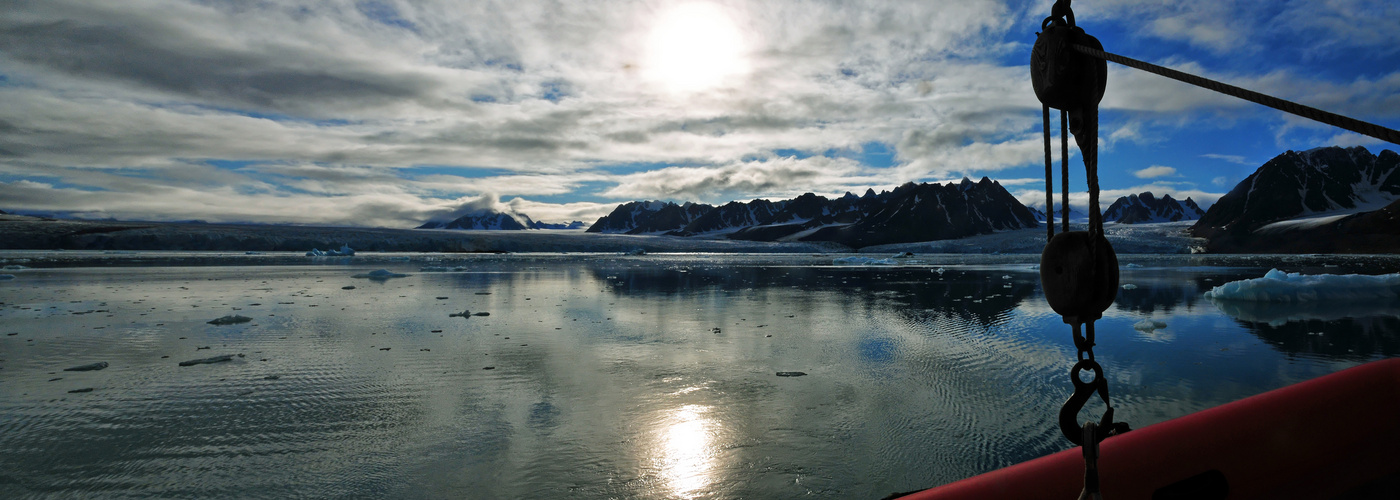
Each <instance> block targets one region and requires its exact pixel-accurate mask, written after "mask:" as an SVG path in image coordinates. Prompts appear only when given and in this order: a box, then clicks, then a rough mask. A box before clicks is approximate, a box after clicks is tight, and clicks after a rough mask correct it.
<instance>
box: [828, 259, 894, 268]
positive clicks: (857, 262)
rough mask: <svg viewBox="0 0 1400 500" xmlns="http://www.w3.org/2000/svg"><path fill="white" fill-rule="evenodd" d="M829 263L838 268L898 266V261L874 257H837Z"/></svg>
mask: <svg viewBox="0 0 1400 500" xmlns="http://www.w3.org/2000/svg"><path fill="white" fill-rule="evenodd" d="M831 263H832V264H835V265H838V266H893V265H897V264H899V261H896V260H894V259H876V258H874V257H837V258H836V259H833V260H832V261H831Z"/></svg>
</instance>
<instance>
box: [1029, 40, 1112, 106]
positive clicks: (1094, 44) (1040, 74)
mask: <svg viewBox="0 0 1400 500" xmlns="http://www.w3.org/2000/svg"><path fill="white" fill-rule="evenodd" d="M1041 29H1042V31H1041V32H1040V34H1039V35H1038V36H1036V39H1035V45H1034V46H1033V47H1032V48H1031V87H1032V88H1033V89H1035V96H1036V97H1037V98H1039V99H1040V102H1042V103H1045V105H1047V106H1050V107H1052V108H1055V109H1060V110H1064V111H1070V112H1073V111H1077V110H1084V109H1089V108H1094V109H1097V108H1098V105H1099V101H1101V100H1103V93H1104V89H1105V88H1107V85H1108V62H1106V61H1104V60H1103V59H1098V58H1095V57H1090V56H1087V55H1084V54H1081V53H1079V52H1078V51H1075V50H1074V49H1073V46H1074V45H1083V46H1086V47H1091V48H1094V49H1098V50H1103V44H1101V43H1099V40H1098V39H1097V38H1094V37H1093V36H1092V35H1090V34H1088V33H1085V32H1084V29H1083V28H1079V27H1077V26H1074V25H1073V24H1072V23H1065V22H1063V21H1060V20H1059V19H1055V18H1047V19H1046V21H1045V23H1043V24H1042V27H1041Z"/></svg>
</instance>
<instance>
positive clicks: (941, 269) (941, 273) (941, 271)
mask: <svg viewBox="0 0 1400 500" xmlns="http://www.w3.org/2000/svg"><path fill="white" fill-rule="evenodd" d="M933 272H935V273H938V275H939V276H942V275H943V273H945V272H948V270H947V269H943V268H941V267H940V268H938V269H934V270H933Z"/></svg>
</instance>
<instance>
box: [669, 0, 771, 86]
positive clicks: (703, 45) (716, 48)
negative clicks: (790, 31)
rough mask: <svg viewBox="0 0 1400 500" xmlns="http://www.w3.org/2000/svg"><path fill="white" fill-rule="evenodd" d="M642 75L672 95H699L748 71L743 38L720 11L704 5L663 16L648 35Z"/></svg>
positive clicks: (673, 10)
mask: <svg viewBox="0 0 1400 500" xmlns="http://www.w3.org/2000/svg"><path fill="white" fill-rule="evenodd" d="M646 54H647V58H646V66H645V68H644V71H645V74H646V76H647V78H648V79H649V80H652V81H653V82H656V83H659V84H661V85H663V86H664V87H666V88H667V89H669V90H671V91H673V92H684V93H689V92H697V91H702V90H707V89H711V88H714V87H717V86H720V85H723V84H726V83H730V82H732V81H733V80H734V79H735V77H738V76H741V75H743V74H744V73H747V72H748V61H747V60H746V56H745V54H744V38H743V36H742V35H741V33H740V31H739V28H738V27H737V26H735V24H734V20H733V19H732V18H731V17H730V16H729V14H728V13H727V12H726V11H725V9H724V8H722V7H720V6H718V5H715V4H712V3H708V2H689V3H683V4H678V5H675V6H673V7H670V8H668V9H666V10H665V11H662V12H661V15H660V16H658V18H657V20H656V24H655V25H653V27H652V30H651V35H650V36H648V37H647V47H646Z"/></svg>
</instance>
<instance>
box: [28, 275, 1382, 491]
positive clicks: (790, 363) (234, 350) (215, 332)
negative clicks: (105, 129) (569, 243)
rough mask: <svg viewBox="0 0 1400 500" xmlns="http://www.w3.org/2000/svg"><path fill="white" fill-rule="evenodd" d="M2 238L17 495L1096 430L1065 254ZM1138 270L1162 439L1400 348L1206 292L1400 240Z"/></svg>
mask: <svg viewBox="0 0 1400 500" xmlns="http://www.w3.org/2000/svg"><path fill="white" fill-rule="evenodd" d="M0 257H8V258H9V260H8V262H11V263H12V262H15V261H16V260H15V259H17V258H29V259H30V261H29V262H28V263H27V264H26V265H30V266H33V267H42V268H38V269H25V270H20V271H6V272H9V273H14V274H16V275H17V278H16V279H14V280H10V281H5V282H0V325H3V326H0V360H3V361H0V497H3V498H28V497H36V498H70V497H74V496H100V497H104V498H147V497H180V498H220V497H238V498H257V497H268V498H286V497H302V496H309V497H388V498H522V497H543V498H554V497H562V496H565V495H568V496H570V497H571V498H642V499H662V498H736V497H745V498H796V497H813V496H815V497H824V498H879V497H882V496H884V495H887V494H889V493H891V492H895V491H910V490H915V489H920V488H924V487H929V486H933V485H937V484H941V483H946V482H950V481H954V480H957V479H960V478H964V477H968V476H971V475H974V474H977V473H981V472H985V471H988V470H992V469H995V468H998V467H1002V466H1006V465H1009V464H1013V463H1016V462H1020V461H1024V460H1027V459H1031V458H1034V457H1037V456H1042V455H1045V454H1049V453H1053V452H1055V451H1059V450H1062V449H1066V448H1068V447H1069V443H1068V442H1067V441H1066V440H1065V439H1064V438H1063V437H1062V436H1060V435H1059V430H1058V428H1057V427H1056V422H1055V417H1056V412H1057V411H1058V409H1059V406H1060V404H1061V402H1062V401H1063V400H1064V398H1065V396H1066V395H1067V394H1068V392H1069V391H1070V384H1069V380H1068V370H1069V367H1070V365H1071V364H1072V363H1071V362H1072V361H1073V359H1074V356H1075V353H1074V350H1073V347H1072V345H1071V344H1070V342H1069V333H1068V328H1067V327H1066V326H1065V325H1063V324H1062V323H1061V321H1060V318H1059V317H1058V316H1056V315H1054V314H1053V312H1052V311H1050V310H1049V307H1048V306H1047V305H1046V303H1045V300H1044V298H1043V296H1041V295H1040V291H1039V285H1038V274H1037V273H1036V267H1035V265H1034V256H1029V257H1027V256H951V255H950V256H919V257H916V258H914V259H909V260H905V261H902V262H903V264H902V265H900V266H894V267H889V266H869V267H837V266H831V265H830V264H831V262H832V258H831V257H830V256H806V255H798V256H745V255H661V256H658V255H648V256H636V257H630V256H628V257H623V256H616V255H528V254H526V255H504V256H460V257H459V256H441V255H413V256H411V258H412V259H413V260H412V261H411V262H405V261H404V260H403V259H402V258H401V257H400V258H395V259H390V258H387V257H383V256H373V255H370V256H357V257H355V258H353V259H320V260H313V259H306V258H304V257H302V258H296V257H293V256H290V255H258V256H238V255H231V254H227V255H209V254H158V255H150V254H147V255H120V256H114V255H96V254H82V253H76V252H63V253H17V252H11V253H7V254H4V255H0ZM1123 262H1124V264H1128V263H1132V264H1133V265H1134V266H1137V267H1125V268H1124V269H1123V278H1122V282H1123V283H1132V284H1134V285H1136V286H1137V288H1135V289H1132V290H1124V291H1122V292H1121V293H1120V297H1119V300H1118V301H1117V303H1116V304H1115V306H1114V307H1113V308H1112V309H1110V310H1109V311H1108V312H1107V313H1106V315H1105V318H1104V319H1103V320H1101V321H1099V323H1098V331H1099V339H1098V340H1099V345H1098V347H1097V348H1096V350H1095V352H1096V354H1097V359H1098V360H1099V361H1100V362H1101V363H1103V365H1104V366H1105V369H1106V371H1107V374H1108V377H1109V379H1110V384H1111V385H1110V389H1111V391H1112V395H1113V397H1114V402H1115V405H1116V406H1117V408H1118V410H1117V415H1118V417H1119V418H1120V419H1122V420H1126V421H1128V422H1130V423H1131V424H1133V425H1134V426H1135V427H1141V426H1144V425H1148V424H1151V423H1155V422H1160V421H1162V420H1166V419H1169V418H1173V417H1177V416H1180V415H1184V414H1187V413H1190V412H1193V411H1197V410H1201V409H1204V408H1209V407H1213V406H1216V405H1219V404H1222V403H1226V402H1229V401H1234V400H1237V399H1240V398H1243V397H1246V396H1250V395H1253V394H1257V393H1261V392H1264V391H1267V390H1270V389H1274V388H1277V387H1282V386H1284V385H1287V384H1290V383H1294V382H1298V381H1302V380H1306V379H1309V378H1313V377H1316V376H1319V375H1323V374H1326V373H1331V372H1334V371H1337V370H1340V369H1343V368H1346V367H1349V366H1354V365H1357V364H1360V363H1363V362H1366V361H1368V360H1374V359H1380V358H1384V357H1394V356H1397V355H1400V318H1398V317H1397V313H1396V312H1395V311H1396V307H1395V305H1394V304H1380V305H1364V304H1361V305H1357V304H1352V305H1349V306H1348V307H1347V308H1345V309H1341V310H1339V312H1327V311H1316V310H1314V311H1309V312H1305V313H1304V314H1297V313H1296V312H1293V311H1287V310H1284V311H1279V310H1276V309H1269V308H1244V309H1246V310H1239V308H1236V309H1233V310H1231V312H1230V314H1227V313H1225V312H1222V311H1221V309H1220V308H1218V307H1217V306H1216V305H1214V304H1212V303H1211V302H1209V301H1207V300H1205V299H1203V298H1202V297H1201V292H1203V291H1204V290H1206V289H1208V288H1209V287H1211V286H1214V285H1216V284H1220V283H1224V282H1226V281H1229V280H1233V279H1241V278H1252V277H1258V276H1261V275H1262V274H1263V273H1264V272H1265V271H1267V270H1268V269H1269V268H1270V267H1279V268H1281V269H1284V270H1286V271H1305V272H1333V273H1345V272H1368V273H1377V272H1395V271H1396V270H1400V260H1396V259H1393V258H1380V257H1370V258H1351V257H1313V258H1260V257H1195V258H1193V257H1178V256H1173V257H1131V256H1130V257H1127V258H1125V259H1124V261H1123ZM210 264H214V265H210ZM423 266H445V267H456V266H462V267H464V268H465V269H466V270H463V271H456V272H421V271H420V269H421V268H422V267H423ZM378 268H387V269H390V270H394V271H397V272H402V273H407V274H409V275H410V276H408V277H404V278H395V279H388V280H379V281H371V280H367V279H356V278H352V277H351V276H352V275H354V274H358V273H363V272H367V271H370V270H373V269H378ZM940 268H941V269H942V271H943V272H942V273H939V272H937V271H938V270H939V269H940ZM347 286H353V287H355V288H354V289H344V288H343V287H347ZM463 310H468V311H471V312H489V313H490V315H489V316H472V317H467V318H462V317H449V314H450V313H460V312H462V311H463ZM229 314H239V315H243V316H247V317H250V318H252V321H250V322H247V323H242V324H236V325H224V326H216V325H210V324H208V323H207V322H208V321H210V320H212V319H214V318H218V317H221V316H224V315H229ZM1144 318H1153V319H1157V320H1160V321H1163V322H1165V323H1166V324H1167V327H1166V328H1163V329H1160V330H1156V331H1153V332H1141V331H1136V330H1134V329H1133V327H1132V325H1133V324H1134V323H1136V322H1138V321H1140V320H1142V319H1144ZM204 347H208V349H203V348H204ZM386 348H387V349H388V350H384V349H386ZM221 354H233V355H236V356H235V357H234V358H233V360H232V361H230V362H225V363H217V364H205V365H197V366H188V367H181V366H178V364H177V363H178V362H180V361H185V360H191V359H196V358H207V357H210V356H215V355H221ZM167 356H168V357H167ZM98 361H106V362H108V363H110V367H109V368H106V369H104V370H100V371H88V372H69V371H62V370H63V369H64V368H67V367H72V366H78V365H82V364H87V363H92V362H98ZM488 367H490V369H487V368H488ZM792 371H800V372H805V373H806V375H805V376H799V377H778V376H776V375H775V374H776V373H777V372H792ZM54 379H58V380H54ZM85 388H92V391H91V392H83V393H70V392H69V391H72V390H78V389H85ZM1101 410H1102V407H1101V406H1092V405H1091V406H1090V407H1089V408H1088V409H1087V410H1086V411H1085V412H1084V413H1083V414H1082V415H1081V417H1082V418H1085V419H1087V418H1089V417H1090V416H1097V414H1098V413H1099V412H1100V411H1101Z"/></svg>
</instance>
